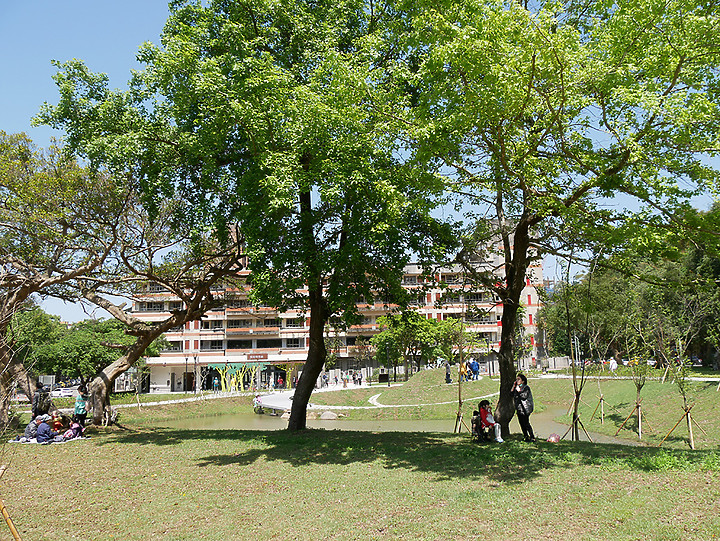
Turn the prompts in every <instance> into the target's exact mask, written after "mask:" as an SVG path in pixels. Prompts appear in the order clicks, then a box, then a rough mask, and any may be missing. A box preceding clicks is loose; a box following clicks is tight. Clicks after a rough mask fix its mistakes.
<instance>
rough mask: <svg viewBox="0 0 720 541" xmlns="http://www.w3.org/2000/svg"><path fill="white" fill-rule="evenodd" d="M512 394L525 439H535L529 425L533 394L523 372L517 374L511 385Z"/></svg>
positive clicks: (533, 406)
mask: <svg viewBox="0 0 720 541" xmlns="http://www.w3.org/2000/svg"><path fill="white" fill-rule="evenodd" d="M511 392H512V395H513V399H514V400H515V410H516V411H517V416H518V421H519V422H520V428H522V432H523V437H524V439H525V441H535V434H534V433H533V429H532V426H530V414H531V413H532V412H533V409H535V405H534V403H533V395H532V391H531V390H530V387H529V386H528V384H527V377H525V374H518V375H517V378H515V383H514V384H513V386H512V391H511Z"/></svg>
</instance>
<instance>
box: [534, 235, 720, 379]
mask: <svg viewBox="0 0 720 541" xmlns="http://www.w3.org/2000/svg"><path fill="white" fill-rule="evenodd" d="M710 248H711V249H713V250H714V248H713V247H712V246H710ZM678 251H679V255H678V257H677V258H676V259H675V260H669V259H664V260H653V259H651V258H649V257H642V256H640V255H638V256H636V257H635V259H634V263H633V265H632V266H633V269H634V274H635V275H634V276H630V275H628V274H626V273H623V272H619V271H617V270H613V269H612V268H598V269H597V270H595V272H594V273H593V275H592V280H591V279H590V278H591V277H590V275H583V276H581V277H579V279H578V280H577V281H576V282H573V283H571V284H567V283H561V284H559V285H558V286H557V287H556V289H555V290H554V291H553V292H552V294H551V295H550V296H549V297H548V298H547V299H546V300H545V306H544V307H543V309H542V311H541V313H540V321H539V324H540V327H541V329H542V330H543V331H544V332H545V333H546V336H547V342H548V347H549V349H550V351H551V352H553V353H556V354H565V355H569V354H570V349H569V344H568V340H567V336H568V328H567V327H568V321H567V317H566V308H567V309H569V311H570V322H569V323H570V327H571V328H570V331H569V334H571V335H572V336H573V337H576V338H577V339H578V341H579V344H581V347H582V350H583V353H584V358H585V359H590V358H592V359H605V358H607V357H609V356H613V357H615V358H616V359H618V360H619V359H620V358H630V357H640V358H642V359H649V358H652V359H654V360H655V361H656V362H657V365H658V366H667V365H669V364H670V362H671V361H673V360H674V359H677V358H687V357H697V358H702V359H704V360H705V362H706V364H708V365H712V359H713V358H715V357H716V356H717V354H718V351H719V350H718V344H717V342H716V340H715V337H716V336H717V333H718V331H717V329H718V321H720V286H719V285H718V278H719V277H720V275H719V274H718V273H717V271H718V269H720V259H718V257H717V256H715V255H713V252H712V251H707V250H704V249H703V248H702V247H701V246H700V245H699V244H696V245H691V244H690V243H685V245H684V246H683V245H682V244H680V245H679V246H678ZM605 263H606V264H609V265H612V261H606V262H605Z"/></svg>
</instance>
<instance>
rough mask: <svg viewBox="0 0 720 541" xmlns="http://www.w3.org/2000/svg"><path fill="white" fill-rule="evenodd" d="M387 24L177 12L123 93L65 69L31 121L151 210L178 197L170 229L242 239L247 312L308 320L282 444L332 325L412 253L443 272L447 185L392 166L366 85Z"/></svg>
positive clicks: (391, 287) (309, 13) (385, 284)
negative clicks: (230, 232) (257, 309)
mask: <svg viewBox="0 0 720 541" xmlns="http://www.w3.org/2000/svg"><path fill="white" fill-rule="evenodd" d="M388 16H389V15H388V14H387V13H386V12H381V11H378V6H376V5H374V4H367V3H365V2H363V1H357V0H341V1H340V2H331V1H328V0H322V1H320V2H317V1H309V0H288V1H284V2H270V1H265V0H261V1H259V2H254V3H251V4H248V3H240V2H228V1H225V0H222V1H221V0H216V1H211V2H207V3H206V2H202V3H201V2H191V1H177V2H173V3H172V4H171V15H170V18H169V19H168V21H167V24H166V26H165V29H164V31H163V34H162V38H161V42H162V47H154V46H151V45H145V46H144V47H143V48H142V50H141V52H140V55H139V59H140V61H141V62H143V63H145V64H146V65H147V69H145V70H144V71H140V72H138V73H136V74H135V75H134V77H133V80H132V81H131V83H130V90H129V91H127V92H114V91H110V90H109V89H108V88H107V78H106V77H105V76H102V75H96V74H92V73H89V72H88V70H87V69H86V68H85V66H84V65H83V64H82V63H79V62H70V63H67V64H65V65H63V66H61V71H60V73H59V74H58V75H57V83H58V86H59V89H60V93H61V96H60V101H59V103H58V105H56V106H47V107H46V108H45V110H44V112H43V113H42V114H41V117H40V119H41V121H43V122H45V123H48V124H50V125H52V126H55V127H58V128H62V129H64V130H66V132H67V140H68V144H69V145H70V146H71V147H72V149H73V150H74V151H76V152H78V153H79V154H80V155H82V156H83V157H86V158H88V159H89V160H90V162H91V163H93V164H96V165H97V166H99V167H100V166H103V167H107V168H108V169H109V170H110V171H112V172H113V173H116V174H118V175H121V174H122V175H124V174H128V173H131V174H132V175H133V178H136V179H137V182H138V185H139V186H140V187H141V189H142V190H143V193H144V198H145V201H146V203H147V204H148V205H149V207H150V208H151V209H152V207H153V205H158V204H159V202H160V201H162V200H163V198H165V197H167V196H168V195H170V194H175V193H177V194H179V195H180V196H181V198H182V199H183V200H184V201H185V202H186V204H187V206H186V208H184V209H182V211H181V212H180V213H178V219H177V221H176V227H178V228H181V229H182V228H186V229H188V230H195V229H200V230H203V229H206V228H207V226H208V225H211V226H212V227H214V228H215V229H217V230H218V231H219V232H220V233H222V232H223V231H224V230H226V229H227V228H228V227H229V225H230V224H234V223H238V224H239V228H240V230H241V231H242V234H243V236H244V239H245V242H246V248H247V255H248V257H249V263H248V264H249V267H250V270H251V276H252V287H253V293H252V295H253V296H254V298H255V300H258V301H262V302H265V303H268V304H271V305H273V306H277V307H278V308H279V309H280V310H282V309H284V308H287V307H289V306H298V305H300V306H304V307H305V309H306V310H307V313H308V315H309V318H310V339H309V352H308V357H307V361H306V363H305V366H304V369H303V372H302V375H301V377H300V379H299V381H298V384H297V389H296V391H295V396H294V400H293V406H292V412H291V415H290V421H289V424H288V427H289V429H290V430H299V429H303V428H304V427H305V424H306V421H305V418H306V409H307V403H308V401H309V398H310V395H311V393H312V390H313V388H314V386H315V382H316V379H317V377H318V375H319V374H320V371H321V369H322V367H323V364H324V362H325V358H326V346H325V341H324V327H325V325H326V323H327V322H328V321H329V319H330V317H331V316H336V317H339V318H343V319H345V321H347V322H348V323H352V322H355V321H357V317H358V315H357V309H356V302H357V300H358V298H359V296H361V295H362V296H364V297H365V298H372V297H373V296H374V295H375V293H376V292H380V293H382V294H383V295H389V296H392V295H393V293H396V292H400V291H401V284H400V278H401V274H402V269H403V266H404V265H405V264H406V263H407V262H408V260H409V259H410V257H411V255H410V254H414V257H416V258H419V259H420V260H428V259H434V260H438V259H440V252H441V250H440V249H437V247H438V246H439V248H443V247H444V246H443V242H447V243H451V242H452V238H451V237H450V235H449V228H447V227H443V226H440V225H439V224H438V223H437V221H436V220H435V219H433V218H432V217H431V215H430V212H431V210H432V209H433V206H434V203H433V200H432V195H434V193H435V192H437V191H439V190H441V189H442V184H441V183H439V182H438V181H437V178H436V177H435V176H433V175H426V174H418V173H417V171H416V170H413V169H412V168H410V167H408V166H406V164H403V163H402V162H401V161H400V159H399V158H398V156H401V154H399V153H398V152H397V150H398V139H397V137H396V136H395V134H394V132H393V129H392V126H391V125H390V121H391V120H392V119H390V118H389V117H387V116H386V115H384V114H378V108H380V109H381V110H384V109H387V108H392V106H390V105H386V104H387V103H388V101H389V96H392V93H387V94H386V93H385V92H384V91H383V90H384V89H383V87H382V86H380V85H377V84H375V82H376V81H378V77H377V74H378V73H380V72H381V71H382V70H381V69H380V68H381V67H382V59H381V58H379V55H378V54H377V53H376V49H375V44H376V43H377V42H378V41H379V40H380V36H381V35H382V34H383V33H384V32H385V27H384V24H385V23H386V22H388V20H387V19H386V18H387V17H388ZM438 240H440V241H441V242H440V243H439V244H438Z"/></svg>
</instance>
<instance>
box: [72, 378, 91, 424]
mask: <svg viewBox="0 0 720 541" xmlns="http://www.w3.org/2000/svg"><path fill="white" fill-rule="evenodd" d="M77 393H78V394H77V396H76V397H75V410H74V411H73V413H74V414H75V421H77V423H78V424H79V425H80V426H81V427H84V426H85V419H86V418H87V408H88V402H87V401H88V394H87V387H85V385H80V386H79V387H78V388H77Z"/></svg>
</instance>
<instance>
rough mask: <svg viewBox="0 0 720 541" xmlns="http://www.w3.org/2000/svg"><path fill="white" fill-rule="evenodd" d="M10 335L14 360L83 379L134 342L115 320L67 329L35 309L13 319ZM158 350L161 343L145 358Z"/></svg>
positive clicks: (43, 371) (154, 346) (92, 322)
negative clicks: (13, 341)
mask: <svg viewBox="0 0 720 541" xmlns="http://www.w3.org/2000/svg"><path fill="white" fill-rule="evenodd" d="M11 336H12V337H13V339H14V340H15V344H16V346H15V350H16V356H17V359H19V360H21V361H23V362H25V363H26V364H27V363H28V362H31V363H32V365H31V366H32V368H33V369H34V371H35V372H37V373H39V374H62V375H64V376H67V377H83V378H84V379H85V380H88V379H90V378H91V377H92V376H94V375H95V374H96V373H97V372H98V371H100V370H101V369H103V368H104V367H106V366H107V365H109V364H111V363H113V362H114V361H116V360H117V359H118V357H120V356H121V355H122V354H123V353H124V351H125V350H126V349H127V347H128V346H130V345H132V344H133V343H134V342H135V337H133V336H131V335H129V334H128V333H127V327H126V326H125V325H124V324H122V323H121V322H119V321H117V320H115V319H109V320H95V319H91V320H85V321H80V322H78V323H75V324H73V325H71V326H70V327H68V326H66V325H65V324H61V323H60V322H59V319H58V318H57V317H56V316H50V315H48V314H46V313H45V312H44V311H43V310H42V309H40V308H37V307H35V308H33V309H31V310H28V311H25V312H21V313H20V314H18V315H17V316H16V318H15V321H14V322H13V332H12V333H11ZM161 348H162V340H156V341H155V342H153V343H152V344H151V345H150V346H149V347H148V349H147V350H146V355H148V356H154V355H157V354H158V352H159V350H160V349H161Z"/></svg>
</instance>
